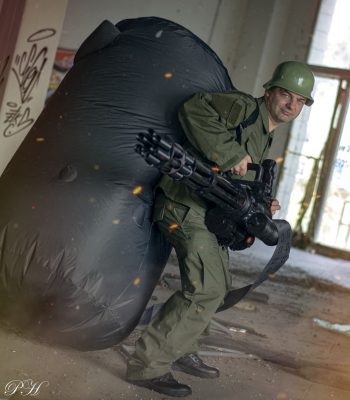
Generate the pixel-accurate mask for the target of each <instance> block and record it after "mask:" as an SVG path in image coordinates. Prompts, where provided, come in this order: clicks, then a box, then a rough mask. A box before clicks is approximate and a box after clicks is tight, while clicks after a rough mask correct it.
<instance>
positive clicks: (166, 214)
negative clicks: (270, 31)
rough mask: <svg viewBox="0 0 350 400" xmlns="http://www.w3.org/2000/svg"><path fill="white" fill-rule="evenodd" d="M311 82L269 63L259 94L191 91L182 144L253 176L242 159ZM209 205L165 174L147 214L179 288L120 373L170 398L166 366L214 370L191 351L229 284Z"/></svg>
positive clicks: (267, 142)
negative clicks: (167, 248)
mask: <svg viewBox="0 0 350 400" xmlns="http://www.w3.org/2000/svg"><path fill="white" fill-rule="evenodd" d="M313 85H314V76H313V74H312V72H311V70H310V69H309V67H308V66H307V65H305V64H303V63H300V62H295V61H287V62H284V63H281V64H279V65H278V66H277V67H276V69H275V71H274V73H273V76H272V78H271V79H270V80H269V81H268V82H267V83H265V85H264V88H265V93H264V95H263V96H262V97H260V98H258V99H256V98H254V97H252V96H250V95H249V94H246V93H243V92H239V91H230V92H224V93H197V94H195V95H194V96H193V97H192V98H191V99H189V100H188V101H187V102H185V103H184V104H183V105H182V107H181V108H180V110H179V120H180V123H181V126H182V128H183V130H184V132H185V135H186V139H187V141H188V144H187V145H186V146H187V149H188V150H189V151H190V152H191V154H192V155H193V156H194V157H196V158H198V159H200V160H202V161H206V162H211V163H212V164H215V165H217V166H218V167H219V168H220V170H222V171H224V172H228V173H231V174H232V175H233V177H235V178H236V179H241V178H242V177H244V179H247V180H251V179H253V173H252V172H251V171H247V166H248V163H252V162H253V163H259V164H261V163H262V161H263V160H264V159H265V158H266V157H267V155H268V152H269V148H270V146H271V143H272V140H273V135H274V130H275V129H276V128H277V127H278V126H280V125H282V124H284V123H288V122H291V121H293V120H294V119H295V118H296V117H297V116H298V115H299V114H300V112H301V110H302V109H303V107H304V105H305V104H306V105H307V106H311V105H312V103H313V98H312V96H311V92H312V89H313ZM208 206H209V205H208V202H207V201H206V200H204V199H203V198H201V197H199V196H198V194H196V193H195V192H194V191H191V189H190V188H188V187H187V186H186V185H185V184H184V183H182V182H176V181H174V180H173V179H172V178H170V177H169V176H166V175H164V176H163V177H162V179H161V181H160V183H159V184H158V186H157V190H156V201H155V206H154V215H153V219H154V222H155V223H157V224H158V227H159V229H160V230H161V232H162V233H163V234H164V235H165V236H166V237H167V239H168V240H169V242H170V243H171V244H172V246H173V247H174V249H175V251H176V255H177V258H178V262H179V268H180V274H181V284H182V290H180V291H178V292H176V293H174V294H173V295H172V296H171V297H170V298H169V299H168V301H167V302H166V303H165V304H164V305H163V307H162V308H161V310H160V311H159V312H158V313H157V315H156V316H155V317H154V318H153V320H152V321H151V322H150V324H149V325H148V327H147V328H146V330H145V331H144V332H143V334H142V336H141V338H140V339H139V340H138V341H137V343H136V350H135V353H134V354H133V355H132V356H131V357H130V359H129V361H128V369H127V379H128V381H129V382H131V383H134V384H136V385H139V386H143V387H146V388H149V389H152V390H155V391H157V392H160V393H164V394H166V395H169V396H177V397H182V396H187V395H190V394H191V388H190V387H189V386H187V385H185V384H182V383H179V382H178V381H177V380H175V379H174V377H173V375H172V374H171V372H170V371H171V369H174V370H179V371H182V372H185V373H188V374H191V375H195V376H199V377H202V378H216V377H218V376H219V370H218V369H216V368H214V367H211V366H208V365H206V364H205V363H204V362H203V361H202V360H201V359H200V358H199V356H198V354H197V349H198V345H197V340H198V338H199V337H200V335H201V334H202V333H203V332H204V331H205V330H206V329H207V327H208V324H209V322H210V320H211V318H212V317H213V315H214V313H215V311H216V310H217V308H218V307H219V306H220V304H222V302H223V299H224V297H225V294H226V293H227V291H228V290H229V289H230V287H231V280H230V273H229V268H228V267H229V256H228V249H227V248H226V247H222V246H220V245H219V244H218V241H217V238H216V236H215V235H214V234H213V233H210V232H209V231H208V229H207V227H206V225H205V215H206V211H207V209H208ZM279 208H280V206H279V202H278V200H273V201H272V203H271V213H272V214H274V213H275V212H276V211H277V210H278V209H279Z"/></svg>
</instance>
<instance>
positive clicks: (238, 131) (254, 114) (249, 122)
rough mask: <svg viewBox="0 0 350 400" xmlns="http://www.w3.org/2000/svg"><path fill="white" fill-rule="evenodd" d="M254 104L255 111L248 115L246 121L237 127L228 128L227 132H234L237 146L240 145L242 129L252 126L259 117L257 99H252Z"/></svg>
mask: <svg viewBox="0 0 350 400" xmlns="http://www.w3.org/2000/svg"><path fill="white" fill-rule="evenodd" d="M254 100H255V103H256V107H255V110H254V111H253V112H252V113H251V114H250V115H249V117H248V118H247V119H245V120H244V121H243V122H241V123H240V124H239V125H237V126H235V127H233V128H229V129H228V130H229V131H236V137H237V142H238V143H239V145H241V144H242V131H243V129H245V128H247V127H248V126H250V125H253V124H254V123H255V121H256V120H257V119H258V116H259V112H260V110H259V103H258V100H257V99H254Z"/></svg>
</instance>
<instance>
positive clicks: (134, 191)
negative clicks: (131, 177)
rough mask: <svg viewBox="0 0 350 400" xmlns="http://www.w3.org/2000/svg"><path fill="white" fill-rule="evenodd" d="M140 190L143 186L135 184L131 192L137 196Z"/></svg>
mask: <svg viewBox="0 0 350 400" xmlns="http://www.w3.org/2000/svg"><path fill="white" fill-rule="evenodd" d="M142 191H143V187H142V186H135V187H134V189H133V191H132V194H133V195H135V196H137V195H139V194H140V193H142Z"/></svg>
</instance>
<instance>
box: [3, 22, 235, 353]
mask: <svg viewBox="0 0 350 400" xmlns="http://www.w3.org/2000/svg"><path fill="white" fill-rule="evenodd" d="M230 89H232V84H231V81H230V79H229V77H228V74H227V71H226V69H225V68H224V66H223V65H222V63H221V62H220V60H219V59H218V57H217V56H216V55H215V53H214V52H213V51H212V50H211V49H210V48H209V47H208V46H207V45H206V44H205V43H204V42H202V41H201V40H200V39H199V38H198V37H196V36H195V35H194V34H192V33H191V32H190V31H188V30H187V29H185V28H184V27H182V26H180V25H178V24H175V23H173V22H171V21H167V20H164V19H161V18H155V17H146V18H139V19H131V20H124V21H121V22H119V23H118V24H117V25H114V24H112V23H111V22H109V21H104V22H103V23H102V24H101V25H100V26H99V27H98V28H97V29H96V30H95V31H94V32H93V33H92V34H91V35H90V36H89V37H88V38H87V39H86V40H85V41H84V43H83V44H82V45H81V47H80V48H79V50H78V52H77V54H76V57H75V62H74V66H73V67H72V69H71V70H70V71H69V72H68V74H67V75H66V77H65V78H64V80H63V81H62V83H61V85H60V86H59V88H58V89H57V91H56V92H55V93H54V94H53V95H52V97H51V98H50V99H49V101H48V102H47V104H46V106H45V108H44V110H43V112H42V113H41V115H40V116H39V118H38V120H37V121H36V123H35V124H34V126H33V128H32V129H31V130H30V132H29V134H28V135H27V137H26V138H25V140H24V142H23V143H22V145H21V146H20V148H19V149H18V151H17V152H16V153H15V155H14V157H13V159H12V160H11V162H10V164H9V165H8V167H7V168H6V170H5V172H4V173H3V175H2V176H1V178H0V193H1V197H0V314H1V318H3V319H6V321H7V323H8V324H10V325H12V326H16V327H18V326H19V327H21V328H22V329H25V330H26V331H28V332H29V331H30V332H34V333H35V334H40V335H42V336H44V337H46V338H48V339H50V340H52V341H54V342H56V343H65V344H69V345H71V346H75V347H77V348H80V349H98V348H105V347H107V346H110V345H113V344H116V343H118V342H120V341H121V340H122V339H124V338H125V337H126V336H127V335H128V334H129V333H130V332H131V331H132V330H133V329H134V327H135V326H136V325H137V323H138V321H139V319H140V316H141V315H142V313H143V311H144V309H145V307H146V305H147V302H148V301H149V299H150V297H151V294H152V291H153V289H154V287H155V285H156V283H157V281H158V279H159V277H160V274H161V272H162V270H163V268H164V266H165V264H166V261H167V258H168V255H169V247H168V246H167V244H166V243H165V242H164V240H163V239H162V237H161V236H160V235H159V232H158V231H157V229H156V228H155V227H152V224H151V211H152V202H153V197H152V188H153V187H154V184H155V183H156V182H157V180H158V179H159V173H158V171H157V170H156V169H155V168H152V167H149V166H147V164H146V163H145V162H144V160H143V159H142V158H141V157H140V156H139V155H138V154H137V153H136V152H135V151H134V146H135V144H136V135H137V133H139V132H140V131H145V130H147V129H149V128H153V129H155V130H156V131H157V132H158V133H159V134H160V135H162V136H163V135H166V136H168V137H169V138H170V139H171V140H176V141H179V142H182V141H183V136H182V132H181V129H180V127H179V124H178V121H177V109H178V107H179V105H180V104H181V103H182V102H183V101H184V100H186V99H187V98H188V97H189V96H191V95H192V94H193V93H194V92H197V91H215V92H217V91H224V90H230ZM38 138H40V140H37V139H38Z"/></svg>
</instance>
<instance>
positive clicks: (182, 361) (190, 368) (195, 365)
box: [172, 353, 220, 378]
mask: <svg viewBox="0 0 350 400" xmlns="http://www.w3.org/2000/svg"><path fill="white" fill-rule="evenodd" d="M172 368H173V369H175V370H177V371H181V372H185V373H186V374H190V375H194V376H199V377H200V378H217V377H218V376H219V375H220V372H219V370H218V369H217V368H214V367H210V366H209V365H206V364H204V362H203V360H201V359H200V358H199V356H198V355H197V354H194V353H189V354H185V355H184V356H182V357H180V358H179V359H177V360H176V361H175V362H173V364H172Z"/></svg>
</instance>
